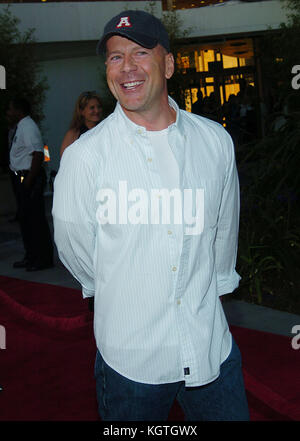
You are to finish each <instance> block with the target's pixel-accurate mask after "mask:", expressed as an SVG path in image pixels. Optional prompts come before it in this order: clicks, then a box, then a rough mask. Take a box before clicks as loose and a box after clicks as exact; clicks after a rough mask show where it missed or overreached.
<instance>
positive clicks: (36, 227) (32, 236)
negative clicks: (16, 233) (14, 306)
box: [16, 169, 53, 265]
mask: <svg viewBox="0 0 300 441" xmlns="http://www.w3.org/2000/svg"><path fill="white" fill-rule="evenodd" d="M25 177H26V173H25ZM45 183H46V174H45V171H44V169H42V170H41V171H40V173H39V174H38V176H37V177H36V178H35V180H34V183H33V185H32V187H31V188H30V190H27V189H26V188H25V187H24V185H23V183H22V180H21V176H17V177H16V193H17V204H18V216H19V222H20V228H21V235H22V238H23V243H24V248H25V257H26V258H27V259H28V261H29V263H30V264H33V265H51V264H52V262H53V244H52V239H51V233H50V229H49V225H48V222H47V219H46V214H45V203H44V188H45Z"/></svg>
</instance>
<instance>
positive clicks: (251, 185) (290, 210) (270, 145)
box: [237, 111, 300, 313]
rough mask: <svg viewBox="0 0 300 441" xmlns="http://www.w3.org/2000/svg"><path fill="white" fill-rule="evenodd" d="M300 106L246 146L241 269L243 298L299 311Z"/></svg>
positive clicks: (240, 156)
mask: <svg viewBox="0 0 300 441" xmlns="http://www.w3.org/2000/svg"><path fill="white" fill-rule="evenodd" d="M299 145H300V112H299V111H298V112H293V113H290V114H288V115H287V116H286V119H285V122H284V124H283V125H282V127H281V128H280V130H279V131H272V132H270V134H269V135H268V136H267V137H265V138H264V139H262V140H261V141H260V142H258V143H256V144H255V145H252V146H251V145H248V146H246V147H245V146H244V147H241V148H240V149H239V150H238V152H237V163H238V168H239V172H240V179H241V201H242V206H241V219H240V240H239V253H238V271H239V272H240V274H241V275H242V277H243V281H242V283H241V289H240V291H241V292H242V293H244V298H245V299H246V300H247V299H248V300H250V301H254V302H257V303H259V304H267V305H268V306H273V307H277V308H280V309H285V310H288V311H290V312H297V313H300V299H299V287H300V274H299V267H300V231H299V224H300V206H299V198H300V175H299V168H300V149H299Z"/></svg>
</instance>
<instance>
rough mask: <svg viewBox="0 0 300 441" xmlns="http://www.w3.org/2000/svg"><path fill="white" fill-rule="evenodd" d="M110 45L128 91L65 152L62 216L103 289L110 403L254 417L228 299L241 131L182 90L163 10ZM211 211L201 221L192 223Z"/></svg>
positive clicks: (122, 414) (100, 376) (100, 383)
mask: <svg viewBox="0 0 300 441" xmlns="http://www.w3.org/2000/svg"><path fill="white" fill-rule="evenodd" d="M97 51H98V53H101V52H105V54H106V69H107V82H108V85H109V88H110V90H111V92H112V93H113V94H114V96H115V97H116V99H117V101H118V102H117V105H116V109H115V111H114V112H113V113H112V114H111V115H110V116H109V117H108V118H107V119H106V120H104V121H103V122H101V123H100V124H99V125H98V126H96V127H95V128H94V129H92V130H90V131H89V132H87V133H86V134H85V135H84V136H82V137H81V138H80V139H79V140H77V141H76V142H74V144H72V145H71V146H70V147H69V148H68V149H67V151H66V152H65V153H64V155H63V158H62V161H61V166H60V169H59V172H58V175H57V177H56V180H55V190H54V204H53V218H54V228H55V241H56V244H57V248H58V252H59V255H60V258H61V260H62V262H63V263H64V264H65V265H66V267H67V268H68V269H69V270H70V272H71V273H72V274H73V275H74V276H75V277H76V278H77V280H79V282H80V283H81V285H82V292H83V296H84V297H92V296H94V297H95V310H94V332H95V338H96V344H97V355H96V362H95V378H96V389H97V397H98V403H99V414H100V416H101V418H102V419H103V420H110V421H113V420H114V421H118V420H119V421H137V420H141V421H146V420H148V421H154V420H166V419H167V418H168V415H169V412H170V409H171V407H172V404H173V402H174V400H175V399H177V400H178V402H179V403H180V405H181V406H182V409H183V411H184V413H185V418H186V419H187V420H194V421H195V420H198V421H230V420H231V421H232V420H248V419H249V413H248V405H247V400H246V395H245V388H244V384H243V376H242V370H241V356H240V352H239V349H238V347H237V345H236V343H235V341H234V340H233V338H232V335H231V333H230V330H229V327H228V324H227V321H226V318H225V315H224V311H223V308H222V304H221V301H220V296H222V295H224V294H227V293H230V292H232V291H233V290H234V289H235V288H236V287H237V286H238V283H239V279H240V277H239V275H238V274H237V273H236V271H235V264H236V254H237V237H238V222H239V185H238V177H237V171H236V165H235V158H234V147H233V144H232V141H231V138H230V136H229V135H228V133H227V132H226V131H225V129H223V127H222V126H221V125H219V124H217V123H215V122H213V121H210V120H208V119H206V118H203V117H200V116H197V115H193V114H190V113H188V112H186V111H184V110H180V109H179V108H178V106H177V104H176V103H175V102H174V100H172V99H171V98H170V97H169V96H168V91H167V80H168V79H169V78H171V76H172V74H173V71H174V58H173V55H172V54H171V53H170V47H169V39H168V34H167V32H166V30H165V28H164V26H163V25H162V23H161V22H160V21H159V20H158V19H157V18H155V17H154V16H152V15H150V14H148V13H146V12H142V11H125V12H123V13H121V14H119V15H117V16H116V17H114V18H112V19H111V20H110V21H109V22H108V23H107V25H106V26H105V29H104V33H103V35H102V37H101V39H100V41H99V43H98V46H97ZM193 194H196V195H199V196H200V198H199V200H198V202H199V201H200V202H199V204H196V209H194V210H191V211H190V216H188V217H186V212H187V207H186V199H188V202H189V204H187V205H188V208H191V207H192V208H193V207H194V206H193V198H192V197H184V198H183V197H182V195H184V196H186V195H193ZM148 195H151V196H150V197H148ZM153 195H156V198H155V197H152V196H153ZM175 195H176V201H175ZM149 200H150V201H151V204H152V206H151V208H153V207H154V208H155V209H154V210H153V209H151V210H150V211H151V215H150V216H149V217H148V218H147V214H148V209H147V204H148V202H149ZM175 202H176V203H175ZM109 204H111V205H110V206H109ZM174 207H175V209H174V210H173V212H174V216H173V217H172V216H171V211H172V208H174ZM160 210H163V215H162V213H161V212H160ZM107 211H109V212H110V215H109V216H107ZM183 212H184V214H185V216H182V213H183ZM141 213H142V215H141ZM183 218H184V222H181V221H180V219H183ZM199 219H200V220H201V222H200V224H201V228H198V229H196V233H195V230H194V229H193V228H186V224H188V225H189V226H191V225H192V224H193V223H196V224H197V221H198V220H199Z"/></svg>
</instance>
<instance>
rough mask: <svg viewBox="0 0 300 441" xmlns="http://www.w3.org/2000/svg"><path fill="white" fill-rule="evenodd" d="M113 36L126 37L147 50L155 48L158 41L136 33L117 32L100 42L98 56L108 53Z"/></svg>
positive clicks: (107, 35)
mask: <svg viewBox="0 0 300 441" xmlns="http://www.w3.org/2000/svg"><path fill="white" fill-rule="evenodd" d="M113 35H120V36H121V37H125V38H127V39H128V40H132V41H134V42H135V43H137V44H139V45H140V46H142V47H145V48H147V49H152V48H154V47H155V46H156V45H157V43H158V40H157V39H156V38H151V37H148V36H146V35H141V34H138V33H136V32H129V31H128V30H126V31H116V32H109V33H108V34H106V35H104V36H103V37H102V38H101V40H99V42H98V44H97V47H96V54H97V55H101V54H104V53H105V51H106V42H107V40H108V39H109V38H110V37H112V36H113Z"/></svg>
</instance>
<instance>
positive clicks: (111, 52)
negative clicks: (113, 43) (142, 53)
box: [106, 50, 122, 56]
mask: <svg viewBox="0 0 300 441" xmlns="http://www.w3.org/2000/svg"><path fill="white" fill-rule="evenodd" d="M121 53H122V51H121V50H114V51H110V52H106V55H107V56H110V55H112V54H121Z"/></svg>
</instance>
